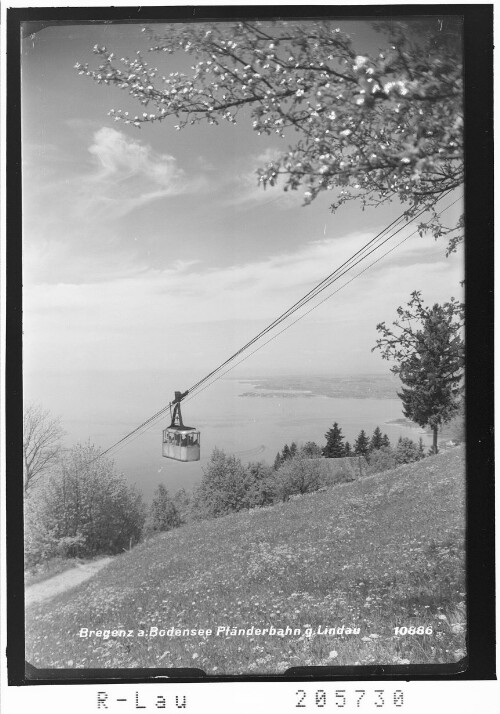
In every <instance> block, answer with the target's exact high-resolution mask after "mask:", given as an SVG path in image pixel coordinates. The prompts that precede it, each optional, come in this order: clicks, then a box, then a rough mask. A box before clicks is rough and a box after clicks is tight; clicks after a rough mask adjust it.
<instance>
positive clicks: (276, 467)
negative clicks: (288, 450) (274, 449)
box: [273, 451, 282, 471]
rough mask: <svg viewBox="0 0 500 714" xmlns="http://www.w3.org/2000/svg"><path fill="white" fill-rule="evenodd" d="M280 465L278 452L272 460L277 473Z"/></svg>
mask: <svg viewBox="0 0 500 714" xmlns="http://www.w3.org/2000/svg"><path fill="white" fill-rule="evenodd" d="M281 464H282V461H281V454H280V452H279V451H278V453H277V454H276V458H275V459H274V464H273V468H274V470H275V471H277V470H278V469H279V467H280V466H281Z"/></svg>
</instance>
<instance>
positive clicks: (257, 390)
mask: <svg viewBox="0 0 500 714" xmlns="http://www.w3.org/2000/svg"><path fill="white" fill-rule="evenodd" d="M238 382H240V383H241V384H247V385H251V386H252V389H251V390H249V391H246V392H243V393H242V394H240V395H239V396H240V397H260V398H265V399H273V398H282V399H288V398H291V399H293V398H298V397H330V398H335V399H397V391H398V389H399V386H400V385H399V381H398V380H397V379H396V378H395V377H393V376H392V375H373V374H367V375H351V376H343V377H330V376H317V375H313V376H304V375H302V376H296V377H258V378H256V379H239V380H238ZM396 423H399V422H396Z"/></svg>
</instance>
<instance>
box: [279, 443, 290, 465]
mask: <svg viewBox="0 0 500 714" xmlns="http://www.w3.org/2000/svg"><path fill="white" fill-rule="evenodd" d="M290 456H291V454H290V447H289V446H288V444H285V446H284V447H283V451H282V452H281V462H282V463H283V461H287V459H289V458H290Z"/></svg>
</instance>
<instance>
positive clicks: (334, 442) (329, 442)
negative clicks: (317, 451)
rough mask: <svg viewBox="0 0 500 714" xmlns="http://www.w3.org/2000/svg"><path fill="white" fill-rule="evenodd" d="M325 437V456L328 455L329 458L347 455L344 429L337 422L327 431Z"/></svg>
mask: <svg viewBox="0 0 500 714" xmlns="http://www.w3.org/2000/svg"><path fill="white" fill-rule="evenodd" d="M325 439H326V445H325V446H324V447H323V456H326V457H327V458H328V459H339V458H341V457H342V456H344V455H345V448H344V445H343V443H342V442H343V441H344V437H343V435H342V429H341V428H340V427H339V425H338V424H337V422H335V423H334V424H333V426H332V428H331V429H329V430H328V431H327V432H326V434H325Z"/></svg>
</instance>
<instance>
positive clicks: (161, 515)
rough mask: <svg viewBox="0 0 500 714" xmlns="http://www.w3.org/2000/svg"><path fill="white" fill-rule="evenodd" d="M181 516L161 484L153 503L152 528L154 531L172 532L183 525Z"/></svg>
mask: <svg viewBox="0 0 500 714" xmlns="http://www.w3.org/2000/svg"><path fill="white" fill-rule="evenodd" d="M181 522H182V521H181V516H180V514H179V511H178V510H177V507H176V505H175V503H174V501H173V499H172V498H171V497H170V494H169V492H168V490H167V489H166V488H165V486H164V485H163V484H162V483H160V484H158V487H157V489H156V491H155V493H154V496H153V501H152V503H151V526H152V528H153V530H154V531H170V530H172V529H173V528H178V527H179V526H180V525H181Z"/></svg>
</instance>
